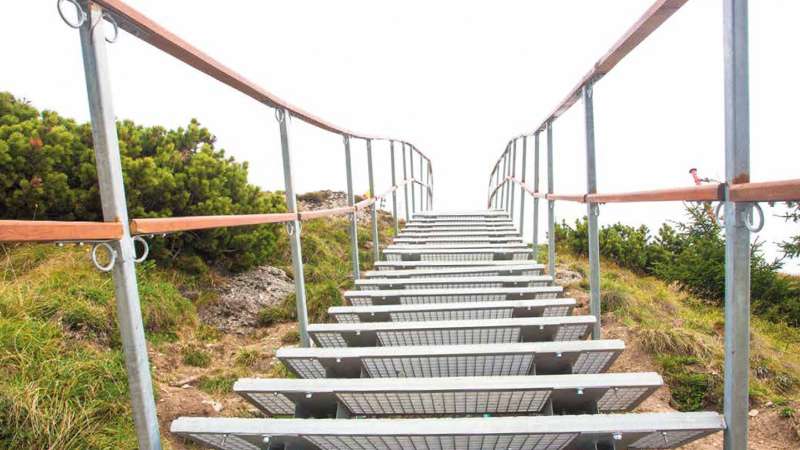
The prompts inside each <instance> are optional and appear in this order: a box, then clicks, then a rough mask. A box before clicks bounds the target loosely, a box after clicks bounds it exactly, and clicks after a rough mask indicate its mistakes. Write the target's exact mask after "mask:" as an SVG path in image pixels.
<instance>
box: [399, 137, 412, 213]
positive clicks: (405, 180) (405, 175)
mask: <svg viewBox="0 0 800 450" xmlns="http://www.w3.org/2000/svg"><path fill="white" fill-rule="evenodd" d="M401 144H402V147H401V148H402V150H403V194H404V195H405V197H406V208H405V213H406V225H408V221H409V219H410V218H411V214H410V213H409V211H410V210H409V209H408V172H407V170H406V143H405V142H402V143H401Z"/></svg>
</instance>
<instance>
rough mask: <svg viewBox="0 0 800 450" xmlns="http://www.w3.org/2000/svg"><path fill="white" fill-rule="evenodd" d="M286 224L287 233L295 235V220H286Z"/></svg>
mask: <svg viewBox="0 0 800 450" xmlns="http://www.w3.org/2000/svg"><path fill="white" fill-rule="evenodd" d="M298 225H299V224H298ZM285 226H286V233H287V234H288V235H289V236H294V232H295V227H294V222H286V225H285Z"/></svg>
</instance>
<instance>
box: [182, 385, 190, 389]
mask: <svg viewBox="0 0 800 450" xmlns="http://www.w3.org/2000/svg"><path fill="white" fill-rule="evenodd" d="M191 388H192V385H191V384H184V385H183V386H181V389H191Z"/></svg>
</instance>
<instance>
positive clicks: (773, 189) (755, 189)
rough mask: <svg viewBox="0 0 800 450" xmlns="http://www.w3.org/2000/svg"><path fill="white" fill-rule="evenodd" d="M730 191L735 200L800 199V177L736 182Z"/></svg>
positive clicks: (780, 200)
mask: <svg viewBox="0 0 800 450" xmlns="http://www.w3.org/2000/svg"><path fill="white" fill-rule="evenodd" d="M728 192H729V195H730V197H731V201H734V202H785V201H798V200H800V179H793V180H780V181H760V182H756V183H741V184H734V185H733V186H731V187H730V188H729V189H728Z"/></svg>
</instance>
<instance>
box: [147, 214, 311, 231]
mask: <svg viewBox="0 0 800 450" xmlns="http://www.w3.org/2000/svg"><path fill="white" fill-rule="evenodd" d="M293 220H297V214H293V213H276V214H243V215H231V216H191V217H163V218H154V219H133V220H132V221H131V234H159V233H174V232H177V231H191V230H207V229H209V228H222V227H241V226H247V225H263V224H267V223H283V222H291V221H293Z"/></svg>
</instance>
